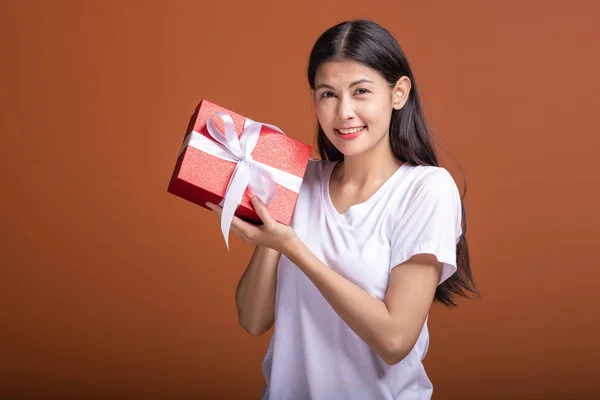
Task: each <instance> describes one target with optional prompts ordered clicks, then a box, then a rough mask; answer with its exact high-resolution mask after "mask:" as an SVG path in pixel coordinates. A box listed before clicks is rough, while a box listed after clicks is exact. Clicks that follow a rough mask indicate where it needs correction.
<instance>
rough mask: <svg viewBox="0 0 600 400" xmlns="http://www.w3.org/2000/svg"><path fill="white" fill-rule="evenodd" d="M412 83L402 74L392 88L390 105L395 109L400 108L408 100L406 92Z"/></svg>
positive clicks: (408, 91)
mask: <svg viewBox="0 0 600 400" xmlns="http://www.w3.org/2000/svg"><path fill="white" fill-rule="evenodd" d="M411 86H412V84H411V82H410V79H409V78H408V77H407V76H403V77H401V78H400V79H398V81H397V82H396V85H395V86H394V89H393V90H392V107H394V109H395V110H400V109H401V108H402V107H404V104H406V101H407V100H408V94H409V93H410V88H411Z"/></svg>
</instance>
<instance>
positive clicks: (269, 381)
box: [261, 159, 462, 400]
mask: <svg viewBox="0 0 600 400" xmlns="http://www.w3.org/2000/svg"><path fill="white" fill-rule="evenodd" d="M335 164H336V163H335V162H330V161H322V160H313V159H311V160H310V161H309V163H308V166H307V169H306V173H305V176H304V182H303V184H302V188H301V191H300V194H299V196H298V201H297V204H296V210H295V211H294V216H293V218H292V227H293V228H294V230H295V232H296V233H297V235H298V237H299V238H300V239H301V240H302V241H303V242H304V243H305V244H306V246H307V247H308V248H309V249H310V250H311V251H312V252H313V253H314V254H315V255H316V256H317V257H318V258H319V259H320V260H321V261H323V262H324V263H325V264H326V265H327V266H328V267H329V268H332V269H334V270H335V271H337V272H338V273H340V274H341V275H343V276H344V277H346V278H347V279H349V280H351V281H352V282H354V283H355V284H357V285H358V286H360V287H361V288H363V289H364V290H365V291H366V292H368V293H369V294H371V295H372V296H373V297H375V298H377V299H380V300H383V299H384V296H385V293H386V290H387V287H388V281H389V274H390V271H391V269H392V268H394V267H395V266H397V265H398V264H401V263H403V262H404V261H406V260H408V259H409V258H410V257H411V256H412V255H414V254H418V253H432V254H435V255H436V256H437V258H438V260H439V261H440V262H443V263H444V265H443V270H442V276H441V279H440V282H439V283H441V282H442V281H444V280H445V279H447V278H448V277H449V276H450V275H452V274H453V273H454V272H455V271H456V244H457V242H458V239H459V236H460V234H461V232H462V231H461V204H460V195H459V192H458V188H457V187H456V184H455V182H454V180H453V179H452V176H451V175H450V173H449V172H448V171H447V170H445V169H444V168H441V167H431V166H414V165H410V164H408V163H404V164H403V165H402V166H401V167H400V168H399V169H398V170H397V171H396V172H395V173H394V174H393V175H392V176H391V177H390V178H389V179H388V180H387V181H386V182H385V183H384V184H383V185H382V186H381V187H380V188H379V190H377V192H375V194H373V196H372V197H370V198H369V199H368V200H367V201H365V202H364V203H361V204H357V205H354V206H352V207H350V209H349V210H348V211H347V212H345V213H344V214H340V213H338V212H337V211H336V209H335V207H334V206H333V204H332V203H331V198H330V196H329V180H330V176H331V172H332V170H333V167H334V166H335ZM428 343H429V332H428V330H427V322H425V324H424V326H423V328H422V331H421V333H420V336H419V338H418V340H417V343H416V345H415V346H414V348H413V349H412V350H411V352H410V353H409V354H408V356H407V357H406V358H404V359H403V360H402V361H401V362H399V363H398V364H395V365H392V366H390V365H388V364H386V363H385V362H384V361H383V360H382V359H381V358H380V357H379V356H378V355H377V353H375V351H373V350H372V349H371V347H370V346H368V345H367V344H366V343H365V342H364V341H363V340H362V339H361V338H360V337H359V336H358V335H357V334H356V333H354V331H353V330H351V329H350V328H349V327H348V325H346V323H345V322H344V321H343V320H342V319H341V318H340V317H339V316H338V314H337V313H336V312H335V311H334V310H333V308H331V306H330V305H329V303H328V302H327V300H325V298H324V297H323V295H322V294H321V293H320V292H319V290H318V289H317V288H316V287H315V285H314V284H313V283H312V282H311V281H310V280H309V279H308V278H307V277H306V275H304V273H303V272H302V271H301V270H300V269H299V268H298V267H297V266H296V265H294V264H293V263H292V262H291V261H290V260H289V259H288V258H287V257H285V256H283V255H282V256H281V259H280V262H279V265H278V274H277V292H276V306H275V326H274V331H273V336H272V338H271V342H270V344H269V347H268V350H267V353H266V356H265V359H264V362H263V366H262V369H263V374H264V377H265V381H266V386H265V388H264V390H263V393H262V396H261V399H263V400H266V399H268V400H291V399H294V400H296V399H303V400H304V399H310V400H379V399H382V400H384V399H386V400H387V399H390V400H391V399H394V400H397V399H401V400H408V399H418V400H425V399H430V398H431V394H432V390H433V388H432V385H431V382H430V381H429V379H428V377H427V374H426V373H425V370H424V368H423V364H422V360H423V358H424V357H425V354H426V352H427V347H428Z"/></svg>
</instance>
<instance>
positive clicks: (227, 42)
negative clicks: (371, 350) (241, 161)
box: [0, 0, 600, 400]
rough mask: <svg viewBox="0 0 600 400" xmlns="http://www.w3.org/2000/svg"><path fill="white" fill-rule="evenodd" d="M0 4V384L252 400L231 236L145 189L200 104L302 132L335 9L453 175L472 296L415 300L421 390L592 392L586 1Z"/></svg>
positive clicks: (590, 21)
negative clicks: (402, 95)
mask: <svg viewBox="0 0 600 400" xmlns="http://www.w3.org/2000/svg"><path fill="white" fill-rule="evenodd" d="M1 8H2V12H1V13H0V22H1V23H0V35H1V37H2V40H1V41H0V46H1V47H0V50H1V56H0V57H1V58H0V59H1V63H0V68H1V70H0V85H1V86H0V101H1V103H0V106H1V113H2V114H1V118H0V134H1V139H0V182H1V185H2V186H1V187H2V190H1V196H0V204H1V207H0V273H1V274H0V398H2V399H13V398H14V399H17V398H23V399H37V398H63V399H70V398H86V399H89V398H147V399H155V398H156V399H159V398H169V399H174V398H207V399H212V398H214V399H257V398H258V396H259V394H260V391H261V389H262V387H263V384H264V380H263V377H262V375H261V371H260V365H261V362H262V359H263V356H264V353H265V351H266V347H267V344H268V340H269V338H270V335H271V332H272V331H269V332H268V333H267V334H265V335H263V336H261V337H258V338H254V337H251V336H249V335H248V334H246V333H245V332H244V331H243V330H242V328H241V327H240V326H239V325H238V321H237V313H236V309H235V302H234V291H235V286H236V284H237V282H238V279H239V278H240V276H241V274H242V272H243V270H244V268H245V267H246V265H247V262H248V260H249V257H250V255H251V252H252V248H251V247H250V246H248V245H246V244H245V243H244V242H242V241H241V240H239V239H238V238H237V237H234V236H232V239H231V243H232V246H231V247H232V248H231V252H227V250H226V248H225V245H224V241H223V238H222V237H221V236H220V231H219V226H218V222H217V220H216V218H215V217H214V215H212V214H211V213H210V212H209V211H207V210H205V209H202V208H200V207H198V206H196V205H194V204H192V203H190V202H187V201H185V200H182V199H180V198H178V197H176V196H174V195H171V194H169V193H167V190H166V189H167V185H168V182H169V179H170V176H171V173H172V170H173V167H174V165H175V161H176V158H177V153H178V151H179V147H180V145H181V141H182V138H183V134H184V131H185V128H186V127H187V124H188V121H189V117H190V116H191V114H192V112H193V111H194V109H195V107H196V105H197V104H198V102H199V101H200V100H201V99H202V98H206V99H210V100H211V101H213V102H215V103H217V104H220V105H222V106H224V107H227V108H229V109H231V110H234V111H235V112H237V113H240V114H243V115H246V116H248V117H250V118H252V119H254V120H258V121H263V122H268V123H271V124H275V125H277V126H279V127H281V128H282V129H283V130H284V131H285V132H286V134H288V135H290V136H291V137H293V138H295V139H298V140H301V141H303V142H305V143H307V144H310V145H314V144H315V143H314V135H315V122H316V118H315V115H314V112H313V109H312V103H311V98H310V96H309V92H308V90H309V87H308V83H307V79H306V67H307V62H308V55H309V52H310V49H311V47H312V45H313V43H314V42H315V40H316V39H317V37H318V36H319V35H320V34H321V33H322V32H323V31H325V30H326V29H327V28H329V27H330V26H332V25H334V24H337V23H338V22H341V21H344V20H348V19H353V18H367V19H372V20H374V21H376V22H378V23H380V24H381V25H383V26H384V27H386V28H388V29H389V30H390V31H391V32H392V34H394V35H395V37H396V38H397V39H398V41H399V43H400V45H401V46H402V48H403V50H404V52H405V54H406V56H407V57H408V59H409V62H410V63H411V66H412V68H413V70H414V73H415V81H416V84H417V85H418V86H419V89H420V91H421V95H422V100H423V104H424V107H425V111H426V115H427V118H428V120H429V122H430V124H431V125H432V128H433V131H434V135H435V136H436V138H437V140H438V141H439V142H440V143H442V144H443V145H444V149H441V153H440V156H441V158H442V160H443V162H444V164H443V165H444V166H445V167H446V168H448V170H449V171H450V172H451V173H452V174H453V176H454V177H455V179H456V182H457V184H458V185H459V187H460V188H461V189H464V181H463V174H462V171H461V169H460V168H459V166H458V164H457V163H456V162H454V161H453V158H456V159H457V160H458V161H459V162H460V164H461V165H462V167H463V169H464V174H465V177H466V179H467V186H468V191H467V195H466V197H465V206H466V210H467V217H468V231H467V232H468V234H467V237H468V239H469V244H470V249H471V257H472V267H473V270H474V273H475V277H476V281H477V284H478V286H479V289H480V290H481V293H482V297H481V299H480V300H474V301H462V300H461V301H460V302H459V307H458V308H456V309H446V308H444V307H441V306H438V305H435V306H434V307H433V308H432V311H431V315H430V332H431V342H430V349H429V354H428V355H427V358H426V360H425V365H426V368H427V371H428V373H429V376H430V378H431V380H432V381H433V383H434V387H435V390H434V398H435V399H439V400H443V399H592V398H600V389H599V388H598V385H597V379H598V376H599V372H600V367H599V365H600V364H599V361H600V360H599V358H600V346H599V345H598V341H597V340H598V337H599V333H600V322H599V316H598V314H599V313H598V305H597V302H598V301H597V300H598V283H597V281H598V279H599V278H600V273H599V268H598V266H597V260H598V253H597V250H598V241H599V239H600V217H599V215H598V204H599V203H600V202H599V200H598V194H599V188H600V185H599V184H600V182H599V181H600V179H599V173H600V168H598V167H597V163H598V149H597V146H598V145H600V139H599V136H598V132H597V118H598V115H599V113H598V106H599V105H600V103H599V101H598V92H599V91H600V80H599V79H598V74H597V73H598V71H599V70H600V62H599V52H598V43H599V41H600V25H599V24H598V21H597V19H598V15H599V12H600V7H599V6H598V3H597V2H595V1H577V0H575V1H572V2H562V1H561V2H559V1H541V0H538V1H453V2H447V1H419V2H408V1H370V2H367V3H365V2H363V1H355V0H337V1H314V0H308V1H302V2H282V1H280V2H275V1H272V2H260V1H258V2H245V1H228V2H218V1H210V2H209V1H184V0H172V1H167V0H164V1H150V0H147V1H142V0H139V1H134V0H86V1H79V0H72V1H67V0H57V1H44V0H39V1H32V0H27V1H26V0H20V1H17V0H14V1H3V2H2V6H1ZM315 156H316V153H315Z"/></svg>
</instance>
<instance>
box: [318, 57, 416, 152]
mask: <svg viewBox="0 0 600 400" xmlns="http://www.w3.org/2000/svg"><path fill="white" fill-rule="evenodd" d="M407 89H410V80H409V79H408V78H407V77H402V78H400V79H399V80H398V82H397V83H396V85H395V86H394V87H391V86H390V85H389V83H388V82H387V81H386V80H385V79H384V77H383V76H382V75H381V74H379V73H378V72H377V71H375V70H373V69H371V68H369V67H367V66H365V65H363V64H360V63H357V62H355V61H349V60H343V61H330V62H326V63H323V64H322V65H320V66H319V68H318V69H317V71H316V74H315V90H314V92H313V101H314V104H315V110H316V113H317V118H318V119H319V123H320V125H321V128H323V131H324V132H325V135H326V136H327V138H328V139H329V141H330V142H331V143H332V144H333V145H334V146H335V147H336V148H337V149H338V150H339V151H340V152H341V153H342V154H344V156H354V155H358V154H362V153H366V152H368V151H370V150H374V149H377V148H381V146H387V147H389V146H390V145H389V139H388V131H389V126H390V120H391V116H392V110H393V109H400V108H402V106H403V105H404V103H405V102H406V98H407V97H408V95H407V94H408V91H409V90H407Z"/></svg>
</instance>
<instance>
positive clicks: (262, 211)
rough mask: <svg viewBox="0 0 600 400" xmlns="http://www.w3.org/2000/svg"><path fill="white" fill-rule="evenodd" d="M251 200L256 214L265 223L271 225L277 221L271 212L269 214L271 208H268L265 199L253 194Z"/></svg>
mask: <svg viewBox="0 0 600 400" xmlns="http://www.w3.org/2000/svg"><path fill="white" fill-rule="evenodd" d="M250 201H252V206H253V207H254V211H256V214H257V215H258V217H259V218H260V219H261V221H262V222H263V224H265V225H270V224H272V223H273V222H275V220H274V219H273V217H271V214H269V210H267V206H266V204H265V203H263V201H262V200H261V199H260V198H259V197H258V196H252V198H251V199H250Z"/></svg>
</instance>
